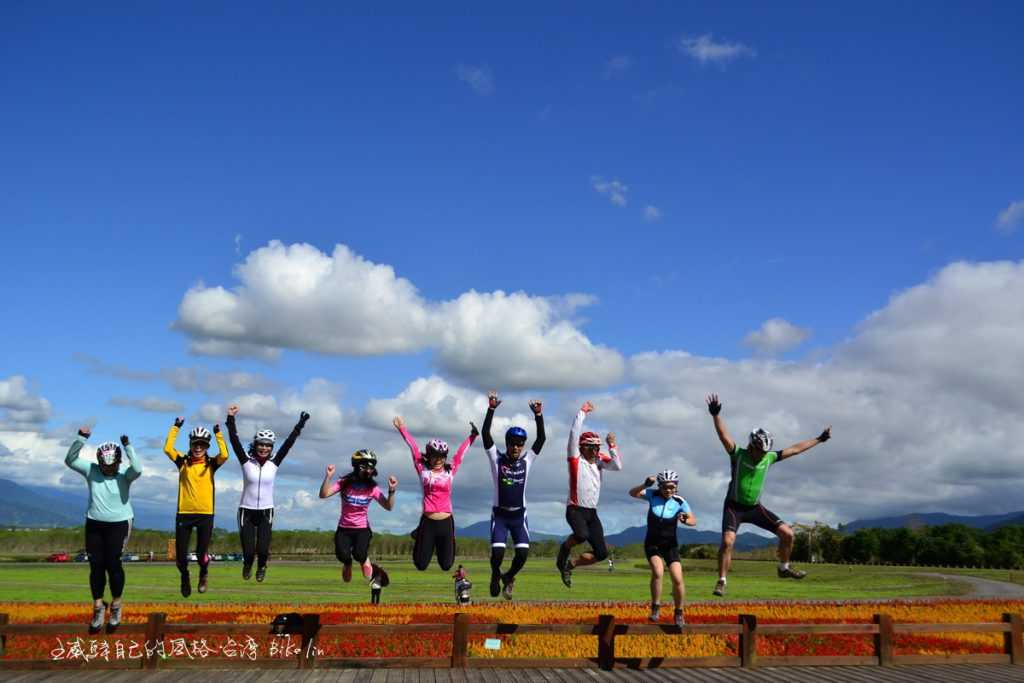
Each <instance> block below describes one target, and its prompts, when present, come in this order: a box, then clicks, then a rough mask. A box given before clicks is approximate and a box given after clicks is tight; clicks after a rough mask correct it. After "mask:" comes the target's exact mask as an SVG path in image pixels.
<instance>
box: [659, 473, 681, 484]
mask: <svg viewBox="0 0 1024 683" xmlns="http://www.w3.org/2000/svg"><path fill="white" fill-rule="evenodd" d="M657 480H658V486H661V485H662V484H678V483H679V475H678V474H676V473H675V470H664V471H663V472H658V477H657Z"/></svg>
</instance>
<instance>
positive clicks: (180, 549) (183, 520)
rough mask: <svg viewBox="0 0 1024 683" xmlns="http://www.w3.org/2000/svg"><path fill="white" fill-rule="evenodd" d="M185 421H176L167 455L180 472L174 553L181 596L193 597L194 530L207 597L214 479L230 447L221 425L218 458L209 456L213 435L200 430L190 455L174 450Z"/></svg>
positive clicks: (201, 587) (190, 438) (191, 437)
mask: <svg viewBox="0 0 1024 683" xmlns="http://www.w3.org/2000/svg"><path fill="white" fill-rule="evenodd" d="M183 424H185V418H183V417H179V418H177V419H176V420H174V424H173V425H171V428H170V430H168V432H167V441H166V442H164V453H165V454H166V455H167V457H168V458H170V459H171V462H173V463H174V465H175V467H177V468H178V512H177V515H176V516H175V525H174V552H175V555H176V557H177V565H178V572H179V573H180V574H181V595H182V597H185V598H187V597H188V596H190V595H192V581H191V579H190V577H189V573H188V542H189V540H190V538H191V536H192V529H195V530H196V559H197V560H198V561H199V592H200V593H205V592H206V588H207V581H208V577H207V574H208V572H209V569H210V555H209V550H210V538H211V537H212V536H213V513H214V502H215V500H214V494H215V491H216V489H215V487H214V481H213V478H214V475H215V474H216V473H217V470H218V469H219V468H220V466H221V465H223V464H224V461H225V460H227V459H228V447H227V444H225V443H224V436H223V435H222V434H221V433H220V425H219V424H217V425H214V426H213V433H214V434H215V435H216V437H217V449H218V450H217V455H215V456H211V455H209V450H210V432H209V430H208V429H206V427H196V428H195V429H193V430H192V431H191V432H189V435H188V454H186V455H182V454H181V453H179V452H178V451H177V450H176V449H175V448H174V442H175V441H176V440H177V439H178V431H179V430H180V429H181V426H182V425H183Z"/></svg>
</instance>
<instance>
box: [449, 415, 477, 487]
mask: <svg viewBox="0 0 1024 683" xmlns="http://www.w3.org/2000/svg"><path fill="white" fill-rule="evenodd" d="M479 435H480V432H479V431H477V428H476V425H475V424H473V423H472V422H470V423H469V436H467V437H466V440H465V441H463V442H462V443H461V444H459V448H458V450H457V451H455V457H453V458H452V476H455V473H456V472H458V471H459V468H460V467H462V457H463V456H464V455H465V454H466V451H467V450H469V447H470V446H472V445H473V442H474V441H476V437H477V436H479Z"/></svg>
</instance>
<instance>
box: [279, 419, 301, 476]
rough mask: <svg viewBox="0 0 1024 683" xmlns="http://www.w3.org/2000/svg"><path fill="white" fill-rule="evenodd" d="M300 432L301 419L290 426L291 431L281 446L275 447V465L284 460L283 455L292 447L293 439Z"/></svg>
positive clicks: (297, 436)
mask: <svg viewBox="0 0 1024 683" xmlns="http://www.w3.org/2000/svg"><path fill="white" fill-rule="evenodd" d="M301 433H302V421H301V420H299V422H298V424H296V425H295V426H294V427H293V428H292V433H291V434H289V435H288V438H287V439H285V440H284V443H283V444H281V447H280V448H279V449H277V455H275V456H274V464H275V465H277V466H278V467H280V466H281V463H282V462H283V461H284V456H286V455H288V451H290V450H291V449H292V446H293V445H294V444H295V439H297V438H299V434H301Z"/></svg>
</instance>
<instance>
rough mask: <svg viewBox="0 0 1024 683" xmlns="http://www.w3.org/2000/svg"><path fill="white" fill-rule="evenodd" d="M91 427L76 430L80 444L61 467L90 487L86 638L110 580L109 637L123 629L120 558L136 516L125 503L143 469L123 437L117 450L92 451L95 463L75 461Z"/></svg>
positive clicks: (111, 446)
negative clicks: (125, 458) (123, 458)
mask: <svg viewBox="0 0 1024 683" xmlns="http://www.w3.org/2000/svg"><path fill="white" fill-rule="evenodd" d="M91 434H92V431H91V430H90V429H89V427H82V428H81V429H79V430H78V438H76V439H75V440H74V441H73V442H72V443H71V448H69V449H68V454H67V456H66V457H65V458H64V464H65V465H67V466H68V467H70V468H71V469H73V470H74V471H75V472H78V473H79V474H81V475H82V476H84V477H85V481H86V483H87V484H88V485H89V508H88V509H87V510H86V512H85V551H86V552H87V553H88V554H89V588H90V589H91V590H92V621H91V622H89V633H93V634H95V633H99V631H100V629H101V628H103V621H104V617H105V616H106V611H107V606H106V603H104V602H103V591H104V590H105V589H106V584H107V577H108V576H109V577H110V597H111V600H110V619H109V620H108V621H107V631H108V632H113V631H114V629H116V628H117V627H118V626H120V624H121V594H122V593H123V592H124V581H125V578H124V567H123V566H122V565H121V553H123V552H124V549H125V546H127V545H128V537H129V536H130V535H131V533H132V519H133V518H134V517H135V513H134V512H133V511H132V504H131V502H129V500H128V494H129V489H130V488H131V485H132V482H133V481H135V480H136V479H138V478H139V477H140V476H141V475H142V463H141V462H140V461H139V459H138V458H137V457H136V456H135V449H134V448H133V447H132V445H131V444H130V443H128V437H127V436H122V437H121V446H118V445H117V444H116V443H113V442H112V441H106V442H104V443H101V444H100V445H99V448H97V449H96V460H97V462H94V463H91V462H85V460H84V459H81V458H79V457H78V454H79V452H80V451H81V450H82V446H84V445H85V442H86V440H87V439H88V438H89V437H90V436H91ZM122 446H123V447H124V451H123V452H124V453H125V454H126V455H127V456H128V466H127V467H126V468H124V469H121V453H122Z"/></svg>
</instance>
